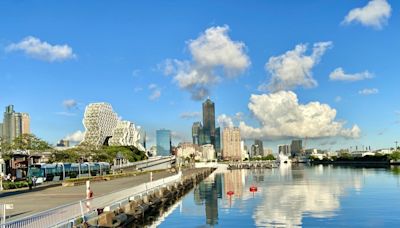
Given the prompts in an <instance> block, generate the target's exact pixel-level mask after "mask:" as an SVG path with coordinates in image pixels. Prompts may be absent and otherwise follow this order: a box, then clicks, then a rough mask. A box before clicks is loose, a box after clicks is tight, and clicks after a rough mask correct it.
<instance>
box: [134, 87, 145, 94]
mask: <svg viewBox="0 0 400 228" xmlns="http://www.w3.org/2000/svg"><path fill="white" fill-rule="evenodd" d="M142 90H143V88H142V87H135V88H134V89H133V91H134V92H135V93H138V92H140V91H142Z"/></svg>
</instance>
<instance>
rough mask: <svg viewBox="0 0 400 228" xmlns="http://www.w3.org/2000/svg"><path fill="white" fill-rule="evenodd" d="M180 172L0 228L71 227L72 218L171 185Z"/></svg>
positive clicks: (64, 206)
mask: <svg viewBox="0 0 400 228" xmlns="http://www.w3.org/2000/svg"><path fill="white" fill-rule="evenodd" d="M181 177H182V173H179V174H177V175H174V176H170V177H167V178H163V179H159V180H156V181H153V182H149V183H144V184H141V185H138V186H136V187H132V188H128V189H124V190H121V191H116V192H113V193H110V194H107V195H104V196H100V197H95V198H93V199H90V200H81V201H78V202H75V203H72V204H68V205H63V206H60V207H57V208H54V209H50V210H47V211H43V212H40V213H37V214H34V215H31V216H28V217H25V218H22V219H18V220H15V221H11V222H7V223H5V224H2V225H1V228H20V227H21V228H25V227H38V228H43V227H57V226H61V225H62V226H63V227H72V224H73V222H74V220H76V219H77V218H79V217H82V218H84V217H85V215H88V214H90V213H93V212H94V211H96V210H97V209H99V208H105V207H111V206H113V205H120V204H121V203H123V202H129V199H130V198H131V197H135V196H141V195H143V194H147V193H148V192H151V191H154V190H157V189H159V188H162V187H165V186H167V185H171V184H173V183H175V182H177V181H179V180H180V179H181Z"/></svg>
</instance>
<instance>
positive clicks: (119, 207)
mask: <svg viewBox="0 0 400 228" xmlns="http://www.w3.org/2000/svg"><path fill="white" fill-rule="evenodd" d="M214 170H215V168H201V169H196V171H195V172H193V173H192V174H190V175H186V176H182V178H181V179H180V180H179V181H176V182H175V183H173V184H170V185H167V186H165V187H162V188H160V189H157V190H154V191H151V192H148V193H147V194H141V195H137V196H135V197H130V198H129V200H127V201H126V202H123V203H118V204H114V205H113V204H111V205H110V206H108V207H105V208H104V209H103V210H102V211H98V213H95V214H93V215H91V216H90V215H89V216H86V217H85V218H83V220H85V221H82V223H80V224H76V225H75V227H80V228H81V227H82V228H83V227H85V228H86V227H142V226H144V225H146V224H150V223H151V222H152V221H154V220H155V219H156V218H157V217H158V216H160V214H161V213H162V212H163V211H165V210H166V209H167V208H168V207H170V206H172V205H173V204H174V203H175V202H176V201H178V200H179V199H180V198H181V197H182V196H183V195H185V194H186V193H187V192H189V191H190V190H191V189H192V188H193V187H194V186H195V185H196V184H197V183H199V182H201V181H202V180H203V179H205V178H206V177H208V176H209V175H210V174H211V173H212V172H213V171H214Z"/></svg>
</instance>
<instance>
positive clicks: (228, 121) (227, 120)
mask: <svg viewBox="0 0 400 228" xmlns="http://www.w3.org/2000/svg"><path fill="white" fill-rule="evenodd" d="M217 122H218V124H219V126H220V127H221V128H222V129H223V128H225V127H233V126H234V124H233V120H232V118H231V117H230V116H227V115H226V114H222V115H219V116H218V118H217Z"/></svg>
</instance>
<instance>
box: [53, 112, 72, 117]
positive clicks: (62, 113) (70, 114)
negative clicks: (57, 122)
mask: <svg viewBox="0 0 400 228" xmlns="http://www.w3.org/2000/svg"><path fill="white" fill-rule="evenodd" d="M55 114H56V115H59V116H76V113H73V112H56V113H55Z"/></svg>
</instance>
